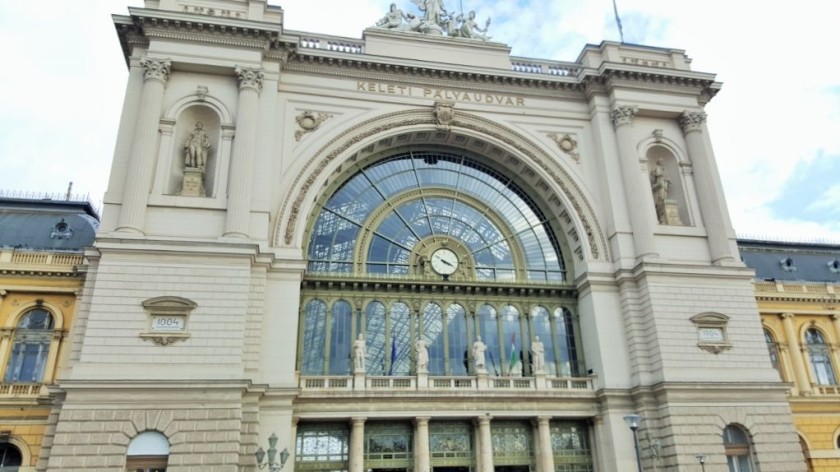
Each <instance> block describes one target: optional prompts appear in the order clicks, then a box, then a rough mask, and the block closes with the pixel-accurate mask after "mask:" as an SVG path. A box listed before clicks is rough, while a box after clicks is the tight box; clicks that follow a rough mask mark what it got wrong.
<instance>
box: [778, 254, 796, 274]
mask: <svg viewBox="0 0 840 472" xmlns="http://www.w3.org/2000/svg"><path fill="white" fill-rule="evenodd" d="M779 264H781V266H782V270H784V271H785V272H796V266H795V265H793V259H792V258H790V257H785V258H784V259H782V260H781V261H779Z"/></svg>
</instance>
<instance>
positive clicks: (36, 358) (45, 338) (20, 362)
mask: <svg viewBox="0 0 840 472" xmlns="http://www.w3.org/2000/svg"><path fill="white" fill-rule="evenodd" d="M52 336H53V317H52V314H50V312H48V311H47V310H44V309H42V308H36V309H34V310H30V311H28V312H27V313H26V314H24V315H23V316H22V317H21V318H20V321H18V324H17V328H16V329H15V340H14V343H13V344H12V352H11V355H10V356H9V362H8V364H7V365H6V375H5V378H4V382H6V383H37V382H42V381H43V379H44V367H45V366H46V363H47V357H48V354H49V351H50V342H51V341H52Z"/></svg>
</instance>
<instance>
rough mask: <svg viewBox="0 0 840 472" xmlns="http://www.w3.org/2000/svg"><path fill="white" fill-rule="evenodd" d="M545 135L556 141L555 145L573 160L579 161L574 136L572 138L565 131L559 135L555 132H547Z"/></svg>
mask: <svg viewBox="0 0 840 472" xmlns="http://www.w3.org/2000/svg"><path fill="white" fill-rule="evenodd" d="M547 136H548V137H549V138H551V139H552V140H553V141H554V142H555V143H557V147H559V148H560V150H561V151H563V152H564V153H566V154H567V155H568V156H569V157H571V158H572V159H573V160H574V161H575V162H579V161H580V154H578V153H577V144H578V143H577V141H575V139H574V138H572V135H570V134H568V133H566V134H564V135H562V136H560V135H558V134H557V133H548V135H547Z"/></svg>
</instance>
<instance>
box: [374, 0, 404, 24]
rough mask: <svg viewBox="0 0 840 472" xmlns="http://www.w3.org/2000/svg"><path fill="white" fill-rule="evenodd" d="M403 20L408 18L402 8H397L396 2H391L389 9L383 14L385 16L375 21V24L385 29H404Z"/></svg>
mask: <svg viewBox="0 0 840 472" xmlns="http://www.w3.org/2000/svg"><path fill="white" fill-rule="evenodd" d="M403 20H408V17H407V16H406V15H405V13H403V11H402V10H400V9H399V8H397V4H396V3H392V4H391V9H390V10H389V11H388V13H386V14H385V16H383V17H382V18H381V19H380V20H379V21H377V22H376V26H378V27H380V28H386V29H396V30H399V29H405V27H404V26H403Z"/></svg>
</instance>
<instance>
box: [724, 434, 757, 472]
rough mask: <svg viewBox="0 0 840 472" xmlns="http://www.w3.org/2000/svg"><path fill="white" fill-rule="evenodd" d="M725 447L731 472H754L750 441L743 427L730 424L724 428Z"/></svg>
mask: <svg viewBox="0 0 840 472" xmlns="http://www.w3.org/2000/svg"><path fill="white" fill-rule="evenodd" d="M723 448H724V451H725V454H726V463H727V464H728V465H729V472H753V470H754V469H753V465H752V450H751V448H750V441H749V439H748V438H747V433H746V432H745V431H744V430H743V429H742V428H740V427H738V426H735V425H729V426H727V427H726V428H725V429H724V430H723Z"/></svg>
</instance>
